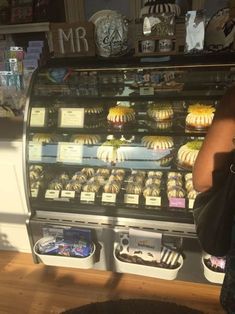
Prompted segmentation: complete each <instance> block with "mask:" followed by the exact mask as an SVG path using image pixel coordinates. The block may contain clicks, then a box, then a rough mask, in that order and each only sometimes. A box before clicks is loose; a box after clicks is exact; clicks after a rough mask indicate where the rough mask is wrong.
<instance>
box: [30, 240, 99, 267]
mask: <svg viewBox="0 0 235 314" xmlns="http://www.w3.org/2000/svg"><path fill="white" fill-rule="evenodd" d="M42 241H44V239H43V238H41V239H40V240H38V241H37V242H36V243H35V245H34V247H33V251H34V253H35V254H36V255H37V256H38V257H39V258H40V260H41V261H42V263H43V264H45V265H50V266H62V267H73V268H83V269H88V268H92V267H93V265H94V263H95V249H96V247H95V244H94V243H93V251H92V253H91V254H90V255H89V256H88V257H71V256H60V255H47V254H40V253H38V250H37V246H38V244H39V243H40V242H42Z"/></svg>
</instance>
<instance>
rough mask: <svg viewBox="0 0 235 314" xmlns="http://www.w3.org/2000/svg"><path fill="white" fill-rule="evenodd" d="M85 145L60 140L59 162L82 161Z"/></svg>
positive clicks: (79, 162)
mask: <svg viewBox="0 0 235 314" xmlns="http://www.w3.org/2000/svg"><path fill="white" fill-rule="evenodd" d="M82 157H83V145H80V144H74V143H67V142H59V143H58V151H57V161H58V162H71V163H78V164H81V163H82Z"/></svg>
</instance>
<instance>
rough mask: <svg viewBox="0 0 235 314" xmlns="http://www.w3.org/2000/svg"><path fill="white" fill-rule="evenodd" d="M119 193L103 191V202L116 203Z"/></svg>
mask: <svg viewBox="0 0 235 314" xmlns="http://www.w3.org/2000/svg"><path fill="white" fill-rule="evenodd" d="M116 197H117V195H116V194H115V193H102V202H106V203H115V202H116Z"/></svg>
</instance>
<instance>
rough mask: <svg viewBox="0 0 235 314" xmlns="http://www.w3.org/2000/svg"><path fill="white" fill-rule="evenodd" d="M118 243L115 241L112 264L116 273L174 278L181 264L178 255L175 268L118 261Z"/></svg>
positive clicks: (181, 259)
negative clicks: (116, 252)
mask: <svg viewBox="0 0 235 314" xmlns="http://www.w3.org/2000/svg"><path fill="white" fill-rule="evenodd" d="M117 246H118V243H115V245H114V250H113V256H114V266H115V271H116V272H118V273H130V274H135V275H142V276H148V277H154V278H160V279H166V280H174V279H175V278H176V276H177V274H178V271H179V270H180V268H181V267H182V266H183V258H182V256H180V258H179V263H180V265H179V266H178V267H177V268H175V269H167V268H162V267H154V266H145V265H138V264H134V263H127V262H122V261H120V260H119V259H118V258H117V256H116V254H115V251H116V248H117Z"/></svg>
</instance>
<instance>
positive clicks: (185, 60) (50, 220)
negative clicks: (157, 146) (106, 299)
mask: <svg viewBox="0 0 235 314" xmlns="http://www.w3.org/2000/svg"><path fill="white" fill-rule="evenodd" d="M157 60H159V58H150V59H149V58H125V59H122V58H121V59H119V60H118V59H112V60H104V59H98V60H97V59H96V58H88V59H82V60H75V59H69V60H62V59H59V60H50V61H49V63H48V65H47V67H53V66H58V64H59V66H64V65H68V66H69V65H72V64H73V65H74V66H77V67H78V69H79V71H92V70H97V71H101V70H105V71H113V70H134V69H139V68H143V69H152V70H153V69H154V70H166V69H172V70H175V69H176V68H177V69H179V68H180V69H193V71H197V70H199V69H202V68H206V69H207V70H209V69H215V68H220V69H223V68H224V69H227V70H228V68H230V71H231V73H232V72H234V74H235V62H234V61H233V60H234V54H221V55H216V54H211V56H184V57H182V56H179V58H176V57H175V56H173V57H170V60H168V58H167V61H164V60H165V59H164V60H163V61H162V59H160V62H158V61H157ZM86 62H87V64H88V65H89V66H88V67H85V66H84V64H86ZM128 62H130V64H128ZM207 62H208V63H207ZM39 70H40V69H39ZM37 73H38V71H36V72H35V73H34V76H33V78H32V82H31V86H30V89H29V94H28V97H27V104H26V109H25V120H24V135H23V143H24V149H23V151H24V156H23V168H24V185H25V193H26V200H27V205H28V209H29V220H28V221H27V228H28V233H29V239H30V243H31V246H32V248H33V246H34V244H35V242H36V241H37V240H38V239H39V238H40V230H41V229H42V227H43V226H61V227H63V226H76V227H80V228H90V229H93V230H94V231H95V233H96V236H97V239H98V241H99V243H101V245H102V248H103V250H104V252H103V253H102V254H103V255H102V257H101V260H100V261H99V262H98V263H96V265H95V266H94V268H96V269H103V270H113V269H114V268H113V261H112V257H111V256H110V250H111V249H112V243H114V242H115V241H117V237H118V233H119V232H126V231H127V230H128V229H129V228H137V229H140V230H146V231H154V232H159V233H162V234H163V235H164V236H166V237H173V238H174V237H175V238H183V239H184V241H186V247H187V248H186V250H187V254H189V256H190V258H189V260H188V261H187V263H186V265H187V266H186V268H187V271H186V272H185V274H182V275H180V277H179V278H180V279H182V280H190V281H197V282H204V281H205V279H204V278H203V276H202V275H200V276H199V277H198V272H200V273H201V274H202V269H201V267H200V265H197V263H199V264H200V261H201V250H200V246H199V243H198V241H197V237H196V232H195V227H194V224H193V218H192V214H190V215H189V216H188V217H186V218H185V217H183V218H182V219H179V220H178V221H176V220H174V219H172V220H171V219H168V221H167V218H169V217H161V214H159V215H152V216H151V214H150V215H149V216H148V217H147V218H146V217H145V216H144V215H141V214H139V215H138V214H137V215H136V217H133V218H130V217H128V215H125V214H124V215H123V213H122V216H119V215H116V216H115V215H108V214H107V212H106V211H105V210H104V211H101V212H100V214H98V215H97V214H95V211H94V212H93V211H92V210H91V211H90V213H88V212H87V211H84V212H81V213H75V212H71V211H69V210H68V211H67V212H65V211H64V210H63V208H66V206H64V205H63V206H64V207H63V208H60V207H59V203H58V208H57V210H56V205H55V206H54V205H53V206H52V207H54V208H53V210H50V209H49V210H46V211H45V210H43V206H40V204H39V205H38V204H35V205H34V208H31V203H30V201H29V194H28V193H29V182H28V179H27V170H26V162H27V157H26V155H27V152H26V149H27V143H26V140H27V139H26V136H27V132H28V128H27V125H28V123H29V106H30V97H31V92H32V86H33V84H34V79H35V77H36V76H37ZM214 92H215V90H214ZM220 94H221V92H219V93H218V94H215V95H214V97H215V98H217V97H219V96H221V95H220ZM51 97H52V98H53V96H51ZM141 97H142V96H141ZM143 97H144V99H145V100H146V99H147V100H153V99H161V97H156V96H146V97H145V96H143ZM165 97H166V98H167V99H172V97H175V95H171V96H170V97H169V96H165ZM180 97H182V96H180ZM185 97H186V98H187V94H185ZM188 97H189V98H191V99H192V98H193V96H190V95H188ZM198 97H199V99H200V98H206V97H208V99H211V97H212V98H213V95H212V94H205V96H203V97H202V96H198ZM65 98H66V97H65ZM78 98H79V99H83V98H82V97H79V96H78ZM97 98H99V97H90V98H89V97H84V100H85V99H86V100H87V99H90V100H95V99H97ZM139 98H140V96H133V97H132V96H131V97H129V96H125V97H122V96H120V97H117V99H118V100H130V99H132V100H137V99H139ZM38 99H44V97H41V98H40V97H39V98H38ZM102 99H103V98H102ZM104 99H105V97H104ZM107 99H110V97H107ZM105 132H106V131H104V133H105ZM130 133H132V131H130ZM153 133H156V134H157V133H158V132H157V131H156V132H153ZM166 133H167V132H166ZM173 135H174V134H173ZM200 135H203V133H202V134H200V133H198V134H197V136H200ZM187 136H190V133H189V134H187ZM193 136H195V134H193ZM48 207H50V203H48ZM80 207H81V208H82V207H83V205H82V204H81V205H80ZM186 216H187V215H186ZM108 255H109V257H108ZM33 256H34V260H35V262H39V261H40V260H39V259H38V258H37V257H36V256H35V255H33ZM192 265H193V267H191V266H192ZM192 268H193V270H192ZM143 275H144V273H143ZM198 278H199V279H198Z"/></svg>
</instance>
